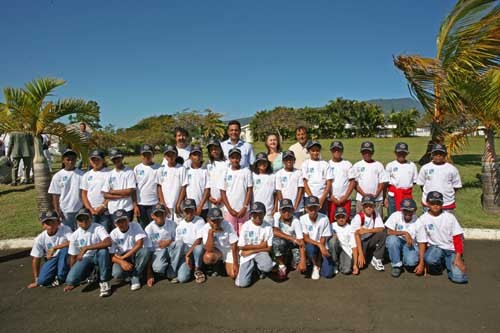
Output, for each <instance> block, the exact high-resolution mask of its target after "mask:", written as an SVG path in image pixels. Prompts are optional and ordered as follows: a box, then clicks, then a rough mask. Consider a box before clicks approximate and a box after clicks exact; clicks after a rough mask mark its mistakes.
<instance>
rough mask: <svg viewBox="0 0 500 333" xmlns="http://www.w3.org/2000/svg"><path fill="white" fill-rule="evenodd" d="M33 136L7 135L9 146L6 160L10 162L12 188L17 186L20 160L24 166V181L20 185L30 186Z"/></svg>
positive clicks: (15, 133)
mask: <svg viewBox="0 0 500 333" xmlns="http://www.w3.org/2000/svg"><path fill="white" fill-rule="evenodd" d="M34 153H35V152H34V142H33V136H32V135H31V134H30V133H26V132H12V133H10V134H9V145H8V147H7V158H9V159H11V160H12V164H13V166H12V183H11V185H12V186H16V185H18V182H17V179H18V171H19V164H20V162H21V160H22V161H23V165H24V170H23V171H24V175H25V179H24V181H23V182H22V184H31V183H33V180H32V179H31V178H30V174H31V169H32V162H33V156H34Z"/></svg>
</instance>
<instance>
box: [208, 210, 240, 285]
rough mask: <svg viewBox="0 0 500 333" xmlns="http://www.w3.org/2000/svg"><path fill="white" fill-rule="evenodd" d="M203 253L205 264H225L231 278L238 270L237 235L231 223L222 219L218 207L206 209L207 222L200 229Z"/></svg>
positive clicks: (233, 277)
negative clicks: (203, 247)
mask: <svg viewBox="0 0 500 333" xmlns="http://www.w3.org/2000/svg"><path fill="white" fill-rule="evenodd" d="M201 235H202V239H203V245H204V246H205V254H204V255H203V263H204V264H205V265H217V263H219V262H222V263H224V264H225V266H226V267H225V268H226V274H227V275H228V276H229V277H231V278H232V279H233V280H234V279H236V276H237V275H238V271H239V263H238V259H239V258H238V235H236V232H235V231H234V229H233V226H232V225H231V223H229V222H227V221H225V220H224V217H223V215H222V211H221V210H220V209H219V208H210V210H209V211H208V223H206V224H205V225H204V226H203V228H202V229H201Z"/></svg>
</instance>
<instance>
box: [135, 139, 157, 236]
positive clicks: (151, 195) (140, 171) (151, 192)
mask: <svg viewBox="0 0 500 333" xmlns="http://www.w3.org/2000/svg"><path fill="white" fill-rule="evenodd" d="M141 161H142V163H140V164H137V165H136V166H135V167H134V175H135V180H136V183H137V189H136V201H135V202H134V213H135V216H136V217H137V220H138V222H139V223H140V224H141V227H142V228H145V227H146V226H147V225H148V223H149V222H150V218H151V212H152V209H153V207H154V206H155V205H156V204H157V203H158V201H159V199H158V198H159V194H158V192H161V187H160V185H159V184H158V183H159V176H158V170H159V169H160V166H159V165H158V164H156V163H155V162H153V147H152V146H151V145H148V144H145V145H143V146H142V147H141Z"/></svg>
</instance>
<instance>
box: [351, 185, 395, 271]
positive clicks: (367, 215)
mask: <svg viewBox="0 0 500 333" xmlns="http://www.w3.org/2000/svg"><path fill="white" fill-rule="evenodd" d="M361 205H362V207H363V211H361V212H359V213H358V214H356V216H355V217H354V218H353V219H352V221H351V227H352V229H353V230H354V232H355V233H354V236H355V237H356V247H357V248H358V267H359V268H363V267H365V265H366V260H367V259H369V258H370V257H372V259H371V262H370V263H371V265H372V266H373V268H375V270H377V271H383V270H384V264H383V263H382V260H383V259H384V253H385V238H386V235H387V234H386V233H385V232H384V229H385V227H384V222H383V221H382V217H381V216H380V215H378V214H377V212H376V211H375V198H374V197H373V195H365V196H363V198H362V199H361Z"/></svg>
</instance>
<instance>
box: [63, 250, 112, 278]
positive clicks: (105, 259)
mask: <svg viewBox="0 0 500 333" xmlns="http://www.w3.org/2000/svg"><path fill="white" fill-rule="evenodd" d="M96 265H97V266H98V267H99V281H100V282H106V281H109V280H111V258H110V256H109V251H108V249H100V250H97V252H96V254H95V255H94V256H89V257H83V259H82V260H81V261H76V262H75V264H74V265H73V267H71V269H70V271H69V273H68V277H67V278H66V284H67V285H70V286H77V285H79V284H80V282H82V281H83V280H85V279H86V278H87V277H88V276H89V275H90V273H92V270H93V269H94V267H95V266H96Z"/></svg>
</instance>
